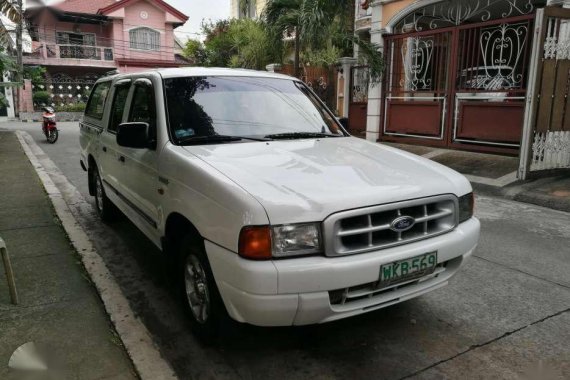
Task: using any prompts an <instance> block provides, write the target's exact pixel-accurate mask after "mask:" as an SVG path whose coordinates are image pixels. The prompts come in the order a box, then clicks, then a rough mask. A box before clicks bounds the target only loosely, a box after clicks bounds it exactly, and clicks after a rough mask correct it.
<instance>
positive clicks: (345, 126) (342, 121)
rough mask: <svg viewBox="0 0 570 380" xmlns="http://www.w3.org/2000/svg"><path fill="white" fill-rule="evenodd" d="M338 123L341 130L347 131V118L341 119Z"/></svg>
mask: <svg viewBox="0 0 570 380" xmlns="http://www.w3.org/2000/svg"><path fill="white" fill-rule="evenodd" d="M338 121H339V123H340V125H342V126H343V128H344V129H346V130H347V131H348V127H349V125H350V123H349V122H348V117H341V118H340V119H338Z"/></svg>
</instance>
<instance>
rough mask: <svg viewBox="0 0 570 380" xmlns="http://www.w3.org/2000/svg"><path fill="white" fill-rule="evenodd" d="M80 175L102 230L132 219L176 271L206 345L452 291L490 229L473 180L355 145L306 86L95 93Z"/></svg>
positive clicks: (128, 81)
mask: <svg viewBox="0 0 570 380" xmlns="http://www.w3.org/2000/svg"><path fill="white" fill-rule="evenodd" d="M80 142H81V151H82V153H81V165H82V167H83V168H84V169H85V170H86V171H87V172H88V175H89V191H90V193H91V195H93V196H95V203H96V206H97V211H98V213H99V214H100V216H101V217H102V218H103V219H104V220H109V219H111V218H112V216H113V213H114V211H115V210H116V209H119V210H120V211H122V212H123V213H124V214H125V215H126V216H127V217H128V218H129V219H130V220H131V221H132V222H133V223H134V224H135V225H136V226H137V227H138V228H140V229H141V230H142V231H143V232H144V234H145V235H146V236H147V237H148V238H149V239H150V240H152V241H153V242H154V244H156V245H157V246H158V247H159V248H160V249H161V250H162V251H163V252H164V253H165V254H166V255H169V256H170V257H173V258H176V259H177V260H178V261H177V263H178V269H179V275H180V279H181V281H180V284H181V287H182V290H183V291H182V293H183V295H184V297H183V298H184V301H185V304H186V306H187V309H188V311H189V315H190V316H191V318H192V321H193V324H194V325H195V327H196V331H197V332H198V333H203V334H208V333H211V332H212V331H214V329H216V327H217V326H218V324H219V323H220V321H221V320H222V319H223V318H224V317H226V316H227V315H229V316H231V317H232V318H233V319H235V320H237V321H239V322H245V323H250V324H254V325H259V326H288V325H307V324H315V323H323V322H329V321H333V320H337V319H340V318H345V317H349V316H353V315H357V314H361V313H365V312H369V311H372V310H377V309H380V308H384V307H387V306H390V305H393V304H396V303H399V302H402V301H406V300H409V299H411V298H414V297H417V296H419V295H422V294H425V293H427V292H430V291H432V290H435V289H438V288H440V287H442V286H444V285H446V284H447V283H448V281H449V279H450V278H451V277H452V276H453V275H455V274H456V273H457V271H458V270H459V268H460V267H461V266H462V264H463V263H464V262H465V260H466V259H467V258H468V257H469V256H470V255H471V254H472V253H473V251H474V249H475V247H476V246H477V243H478V239H479V228H480V225H479V221H478V220H477V219H476V218H474V217H473V193H472V188H471V185H470V184H469V182H468V181H467V179H465V177H463V176H462V175H460V174H458V173H456V172H454V171H453V170H450V169H448V168H446V167H444V166H441V165H439V164H437V163H434V162H431V161H429V160H427V159H423V158H420V157H418V156H415V155H412V154H409V153H406V152H403V151H400V150H397V149H394V148H391V147H387V146H384V145H380V144H376V143H371V142H367V141H365V140H361V139H358V138H354V137H351V136H350V135H349V134H348V133H347V132H346V131H345V129H344V128H343V126H342V125H341V123H340V122H339V120H338V119H336V118H335V117H334V115H333V114H332V113H331V112H330V111H329V110H328V109H327V108H326V107H325V106H324V104H323V103H322V102H321V101H320V100H319V99H318V98H317V97H316V96H315V95H314V93H313V92H312V91H311V90H310V89H309V88H308V87H307V86H306V85H305V84H303V83H302V82H300V81H298V80H296V79H294V78H291V77H287V76H282V75H276V74H271V73H265V72H255V71H246V70H229V69H202V68H185V69H165V70H157V71H151V72H145V73H137V74H128V75H116V76H112V77H106V78H102V79H100V80H99V81H98V82H97V83H96V84H95V86H94V88H93V90H92V93H91V96H90V99H89V102H88V104H87V108H86V111H85V116H84V119H83V121H82V123H81V137H80Z"/></svg>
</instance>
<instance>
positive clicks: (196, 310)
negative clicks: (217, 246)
mask: <svg viewBox="0 0 570 380" xmlns="http://www.w3.org/2000/svg"><path fill="white" fill-rule="evenodd" d="M178 250H179V258H180V263H181V269H182V270H181V272H182V273H181V276H180V277H181V282H182V292H181V293H182V301H183V303H184V307H185V310H186V312H187V314H188V315H189V317H190V321H191V323H192V330H193V332H194V333H195V334H196V335H197V336H198V338H200V339H201V340H202V342H203V343H212V342H213V341H214V340H216V339H217V338H218V336H219V331H220V327H221V326H222V324H223V323H224V322H227V321H228V320H229V316H228V313H227V311H226V308H225V306H224V303H223V301H222V297H221V296H220V292H219V291H218V287H217V285H216V282H215V280H214V275H213V273H212V269H211V267H210V263H209V262H208V258H207V256H206V252H205V249H204V244H203V242H202V241H201V240H200V239H197V238H196V237H193V236H187V237H185V238H183V239H182V240H181V241H180V244H179V246H178Z"/></svg>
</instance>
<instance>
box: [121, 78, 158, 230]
mask: <svg viewBox="0 0 570 380" xmlns="http://www.w3.org/2000/svg"><path fill="white" fill-rule="evenodd" d="M154 91H155V88H154V85H153V83H152V81H151V80H150V79H147V78H139V79H137V80H136V81H135V82H134V83H133V89H132V95H131V97H130V98H129V103H130V107H129V114H128V117H127V120H126V122H139V123H148V125H149V135H150V139H151V140H154V146H151V147H149V148H143V149H131V148H122V149H123V154H124V156H125V166H126V170H127V172H128V174H127V176H126V181H125V189H124V191H125V196H126V197H127V198H128V200H129V201H130V203H131V205H130V206H131V207H132V208H134V211H136V212H137V214H138V215H139V216H140V219H139V220H141V223H140V224H139V226H140V227H141V228H142V229H143V230H146V231H147V232H149V233H151V234H153V235H155V234H156V233H157V230H156V228H157V223H158V207H159V206H158V200H159V194H158V187H159V186H158V154H157V150H156V148H155V147H156V142H157V141H156V139H157V131H156V128H157V116H156V97H155V94H154Z"/></svg>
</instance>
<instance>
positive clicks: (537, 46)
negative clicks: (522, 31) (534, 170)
mask: <svg viewBox="0 0 570 380" xmlns="http://www.w3.org/2000/svg"><path fill="white" fill-rule="evenodd" d="M535 20H536V21H535V24H534V40H533V41H534V42H533V46H532V53H531V58H530V68H529V74H528V87H527V92H526V109H525V115H524V123H523V130H522V139H521V147H520V157H519V159H520V161H519V170H518V173H517V177H518V179H519V180H526V178H527V176H528V173H529V172H530V166H531V163H532V154H533V152H532V145H533V144H532V143H533V139H534V127H535V123H534V118H535V115H536V114H535V109H536V101H537V99H536V92H537V91H540V88H539V85H540V81H539V78H538V76H539V75H542V73H540V72H539V66H540V67H542V66H541V65H540V63H539V61H540V60H541V59H542V57H541V56H540V52H541V51H542V49H541V46H542V45H544V33H543V21H544V10H543V9H537V11H536V17H535Z"/></svg>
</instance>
